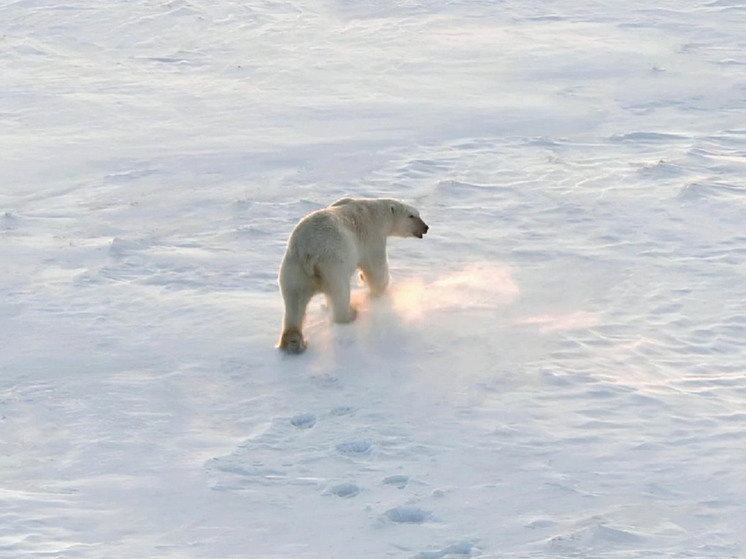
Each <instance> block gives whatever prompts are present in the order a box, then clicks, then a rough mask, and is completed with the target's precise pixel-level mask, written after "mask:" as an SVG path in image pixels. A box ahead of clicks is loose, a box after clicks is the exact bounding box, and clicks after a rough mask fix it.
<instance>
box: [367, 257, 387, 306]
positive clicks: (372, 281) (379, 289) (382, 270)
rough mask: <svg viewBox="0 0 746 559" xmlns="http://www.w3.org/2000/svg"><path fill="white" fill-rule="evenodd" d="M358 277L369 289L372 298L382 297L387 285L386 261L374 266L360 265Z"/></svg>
mask: <svg viewBox="0 0 746 559" xmlns="http://www.w3.org/2000/svg"><path fill="white" fill-rule="evenodd" d="M360 277H361V279H362V280H363V281H364V282H365V283H366V285H367V286H368V289H370V294H371V295H373V296H374V297H377V296H379V295H382V294H383V292H384V291H386V287H388V285H389V265H388V262H386V259H385V258H384V260H383V261H382V262H378V263H377V264H376V265H374V266H371V265H365V264H364V265H361V266H360Z"/></svg>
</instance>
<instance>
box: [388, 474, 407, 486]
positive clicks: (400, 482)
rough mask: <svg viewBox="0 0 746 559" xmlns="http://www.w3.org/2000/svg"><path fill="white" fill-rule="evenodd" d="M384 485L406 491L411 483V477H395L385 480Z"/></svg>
mask: <svg viewBox="0 0 746 559" xmlns="http://www.w3.org/2000/svg"><path fill="white" fill-rule="evenodd" d="M382 483H383V484H384V485H391V486H392V487H396V488H397V489H404V488H405V487H406V486H407V484H408V483H409V476H404V475H395V476H388V477H385V478H383V482H382Z"/></svg>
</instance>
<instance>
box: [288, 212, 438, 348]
mask: <svg viewBox="0 0 746 559" xmlns="http://www.w3.org/2000/svg"><path fill="white" fill-rule="evenodd" d="M427 229H428V226H427V225H426V224H425V222H424V221H422V219H420V214H419V212H418V211H417V210H416V209H415V208H413V207H412V206H410V205H407V204H405V203H404V202H401V201H399V200H393V199H390V198H376V199H363V198H342V199H340V200H337V201H336V202H334V203H333V204H332V205H331V206H328V207H326V208H324V209H321V210H317V211H315V212H312V213H310V214H309V215H307V216H306V217H304V218H303V219H302V220H301V221H300V222H299V223H298V225H296V226H295V229H293V232H292V233H291V234H290V239H289V240H288V244H287V249H286V251H285V257H284V258H283V260H282V265H281V267H280V274H279V284H280V291H281V292H282V297H283V299H284V301H285V317H284V320H283V324H282V332H283V334H282V337H281V338H280V342H279V345H278V347H280V348H281V349H285V350H286V351H288V352H290V353H299V352H301V351H303V349H305V342H304V341H303V338H302V334H301V330H302V326H303V318H304V316H305V313H306V306H307V305H308V302H309V301H310V300H311V297H313V295H314V294H316V293H324V294H325V295H326V297H327V301H328V303H329V306H330V307H331V311H332V318H333V320H334V321H335V322H342V323H344V322H351V321H352V320H354V319H355V315H356V312H355V310H354V309H353V308H352V307H351V306H350V278H351V277H352V274H353V273H354V272H355V270H357V269H360V271H361V272H362V278H363V280H364V281H365V283H366V284H367V285H368V287H369V288H370V291H371V293H372V294H373V295H379V294H381V293H383V291H384V290H385V289H386V286H387V285H388V282H389V267H388V260H387V257H386V239H387V238H388V237H389V236H398V237H420V238H422V235H424V234H425V233H426V232H427Z"/></svg>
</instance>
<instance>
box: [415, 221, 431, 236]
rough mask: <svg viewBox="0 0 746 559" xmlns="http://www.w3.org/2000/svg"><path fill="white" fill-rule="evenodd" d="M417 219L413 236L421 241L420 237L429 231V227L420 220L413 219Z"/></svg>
mask: <svg viewBox="0 0 746 559" xmlns="http://www.w3.org/2000/svg"><path fill="white" fill-rule="evenodd" d="M415 219H417V223H415V226H414V236H415V237H417V238H418V239H421V238H422V236H423V235H424V234H425V233H427V230H428V229H430V226H429V225H428V224H427V223H425V222H424V221H422V218H419V217H418V218H415Z"/></svg>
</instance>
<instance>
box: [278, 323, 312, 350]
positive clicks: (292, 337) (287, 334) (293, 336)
mask: <svg viewBox="0 0 746 559" xmlns="http://www.w3.org/2000/svg"><path fill="white" fill-rule="evenodd" d="M277 347H278V348H279V349H281V350H282V351H284V352H285V353H291V354H298V353H303V352H304V351H305V350H306V342H305V340H304V339H303V334H301V332H300V330H298V329H297V328H288V329H287V330H285V331H284V332H283V333H282V337H281V338H280V343H279V344H277Z"/></svg>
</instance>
